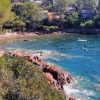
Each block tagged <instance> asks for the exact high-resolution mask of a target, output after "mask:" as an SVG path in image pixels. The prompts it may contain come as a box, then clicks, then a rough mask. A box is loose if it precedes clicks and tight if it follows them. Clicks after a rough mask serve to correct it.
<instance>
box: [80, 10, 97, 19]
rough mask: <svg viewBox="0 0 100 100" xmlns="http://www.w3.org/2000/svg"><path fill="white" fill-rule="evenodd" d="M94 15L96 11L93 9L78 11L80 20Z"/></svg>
mask: <svg viewBox="0 0 100 100" xmlns="http://www.w3.org/2000/svg"><path fill="white" fill-rule="evenodd" d="M95 15H96V10H93V9H81V10H79V17H80V18H82V19H89V18H92V17H94V16H95Z"/></svg>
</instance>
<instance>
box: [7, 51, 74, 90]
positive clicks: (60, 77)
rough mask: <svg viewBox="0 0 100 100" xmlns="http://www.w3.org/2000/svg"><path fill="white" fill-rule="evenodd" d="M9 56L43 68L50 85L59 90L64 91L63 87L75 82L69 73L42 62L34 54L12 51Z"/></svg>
mask: <svg viewBox="0 0 100 100" xmlns="http://www.w3.org/2000/svg"><path fill="white" fill-rule="evenodd" d="M9 54H10V55H11V56H19V57H25V58H26V59H27V60H28V61H29V62H31V63H34V64H35V65H38V66H39V68H42V70H43V72H44V74H45V76H46V78H47V80H48V83H49V84H51V85H53V86H54V87H55V88H56V89H57V90H63V85H65V84H70V83H72V81H73V78H72V76H71V75H70V74H69V73H67V72H65V71H63V70H62V69H61V68H60V67H58V66H55V65H53V64H50V63H47V62H45V61H43V60H41V59H40V58H39V57H38V56H36V55H34V54H29V53H25V52H22V51H12V52H10V53H9Z"/></svg>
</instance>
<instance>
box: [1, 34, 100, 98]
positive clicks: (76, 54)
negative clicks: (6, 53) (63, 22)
mask: <svg viewBox="0 0 100 100" xmlns="http://www.w3.org/2000/svg"><path fill="white" fill-rule="evenodd" d="M83 38H85V39H87V41H78V39H83ZM84 45H86V48H87V49H86V50H83V46H84ZM1 47H4V48H7V49H24V50H52V51H57V52H59V53H63V54H67V55H68V57H65V56H60V55H58V56H55V58H57V59H52V58H50V59H47V61H48V62H52V63H55V64H58V65H60V66H61V67H62V68H63V69H64V70H66V71H69V72H70V73H71V74H72V75H73V76H74V77H75V78H76V80H77V81H78V83H77V84H76V89H75V90H74V92H73V93H72V94H71V93H69V94H70V95H75V96H76V98H78V99H77V100H100V37H99V36H87V37H84V36H75V35H73V36H68V35H60V36H57V37H55V38H54V37H50V36H49V37H48V36H45V37H43V38H41V39H35V40H34V39H33V40H32V41H22V40H20V41H15V42H9V43H6V44H4V45H1Z"/></svg>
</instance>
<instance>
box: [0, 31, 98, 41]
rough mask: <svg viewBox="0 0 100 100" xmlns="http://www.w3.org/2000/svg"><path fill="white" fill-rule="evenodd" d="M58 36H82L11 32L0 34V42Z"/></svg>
mask: <svg viewBox="0 0 100 100" xmlns="http://www.w3.org/2000/svg"><path fill="white" fill-rule="evenodd" d="M60 35H76V36H77V35H80V36H84V35H82V34H79V33H75V34H74V33H67V32H62V31H57V32H52V33H49V34H48V33H47V34H46V33H45V34H43V33H42V32H21V33H18V32H12V33H5V34H0V41H1V42H2V41H8V40H17V39H27V38H38V37H42V36H55V37H56V36H60ZM86 36H90V35H86ZM92 36H100V35H99V34H98V35H92Z"/></svg>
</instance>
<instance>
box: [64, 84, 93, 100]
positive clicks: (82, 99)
mask: <svg viewBox="0 0 100 100" xmlns="http://www.w3.org/2000/svg"><path fill="white" fill-rule="evenodd" d="M63 88H64V91H65V94H66V96H68V97H71V96H74V97H75V98H76V100H92V99H91V96H94V95H95V93H94V92H93V91H91V90H87V89H82V88H81V87H76V86H74V85H68V84H67V85H64V86H63Z"/></svg>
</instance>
